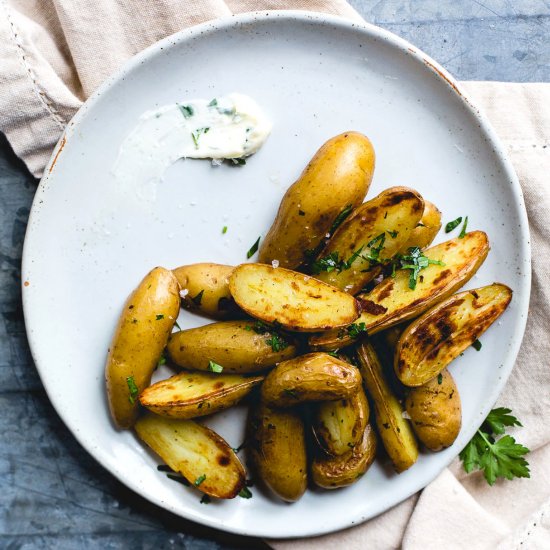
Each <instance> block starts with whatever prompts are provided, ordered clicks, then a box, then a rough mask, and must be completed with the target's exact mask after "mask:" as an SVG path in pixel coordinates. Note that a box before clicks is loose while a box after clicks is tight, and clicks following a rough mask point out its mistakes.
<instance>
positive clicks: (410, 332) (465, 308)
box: [394, 283, 512, 386]
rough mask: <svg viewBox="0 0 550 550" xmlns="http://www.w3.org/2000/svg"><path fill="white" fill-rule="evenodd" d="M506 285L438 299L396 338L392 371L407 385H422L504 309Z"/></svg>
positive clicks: (508, 291) (509, 295) (507, 299)
mask: <svg viewBox="0 0 550 550" xmlns="http://www.w3.org/2000/svg"><path fill="white" fill-rule="evenodd" d="M511 300H512V291H511V289H510V288H508V287H507V286H506V285H503V284H500V283H494V284H492V285H488V286H484V287H482V288H476V289H474V290H467V291H465V292H460V293H459V294H455V295H454V296H451V297H449V298H447V299H446V300H444V301H443V302H440V303H439V304H437V305H436V306H435V307H433V308H432V309H430V310H429V311H427V312H426V313H424V315H422V316H421V317H419V318H418V319H416V320H415V321H414V322H413V323H411V324H410V325H409V326H408V327H407V329H406V330H405V332H403V334H402V335H401V337H400V338H399V342H398V344H397V349H396V353H395V363H394V368H395V373H396V375H397V377H398V378H399V380H400V381H401V382H402V383H403V384H405V385H406V386H421V385H422V384H425V383H426V382H428V380H431V379H432V378H434V377H435V376H437V374H439V373H440V372H441V371H442V370H443V369H444V368H445V367H446V366H447V365H448V364H449V363H450V362H451V361H452V360H453V359H455V358H456V357H458V356H459V355H460V354H461V353H462V352H463V351H464V350H465V349H467V348H468V347H469V346H471V345H472V344H473V343H474V342H475V340H476V339H477V338H479V336H480V335H481V334H483V333H484V332H485V331H486V330H487V329H488V328H489V327H490V326H491V325H492V324H493V323H494V322H495V321H496V320H497V319H498V318H499V317H500V316H501V315H502V314H503V313H504V311H505V310H506V308H507V307H508V304H509V303H510V301H511Z"/></svg>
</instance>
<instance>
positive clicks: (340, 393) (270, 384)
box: [262, 353, 361, 407]
mask: <svg viewBox="0 0 550 550" xmlns="http://www.w3.org/2000/svg"><path fill="white" fill-rule="evenodd" d="M360 386H361V375H360V374H359V371H358V370H357V368H356V367H354V366H353V365H350V364H349V363H346V362H344V361H341V360H340V359H336V357H332V356H331V355H328V354H327V353H308V354H306V355H302V356H300V357H296V358H294V359H290V360H289V361H284V362H283V363H279V364H278V365H277V366H276V367H275V368H274V369H273V370H272V371H271V372H270V373H269V374H268V375H267V378H266V379H265V380H264V383H263V384H262V400H263V401H264V402H265V403H266V404H267V405H270V406H273V407H292V406H293V405H296V404H298V403H303V402H308V401H335V400H337V399H345V398H348V397H351V395H353V394H354V393H356V392H357V390H358V389H359V388H360Z"/></svg>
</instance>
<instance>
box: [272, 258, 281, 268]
mask: <svg viewBox="0 0 550 550" xmlns="http://www.w3.org/2000/svg"><path fill="white" fill-rule="evenodd" d="M271 265H272V266H273V267H274V268H278V267H279V260H273V261H272V262H271Z"/></svg>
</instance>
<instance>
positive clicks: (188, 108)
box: [178, 105, 195, 118]
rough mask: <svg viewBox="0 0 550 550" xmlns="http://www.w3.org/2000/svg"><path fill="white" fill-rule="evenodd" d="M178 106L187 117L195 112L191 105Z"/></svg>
mask: <svg viewBox="0 0 550 550" xmlns="http://www.w3.org/2000/svg"><path fill="white" fill-rule="evenodd" d="M178 107H179V108H180V111H181V114H182V115H183V116H184V117H185V118H190V117H192V116H193V115H194V114H195V110H194V109H193V107H191V105H178Z"/></svg>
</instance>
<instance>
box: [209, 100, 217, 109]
mask: <svg viewBox="0 0 550 550" xmlns="http://www.w3.org/2000/svg"><path fill="white" fill-rule="evenodd" d="M217 105H218V100H217V99H216V98H214V99H213V100H212V101H211V102H210V103H209V104H208V106H209V107H217Z"/></svg>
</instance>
